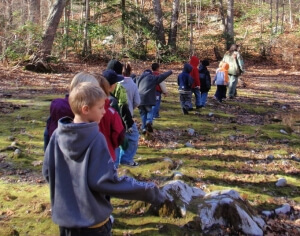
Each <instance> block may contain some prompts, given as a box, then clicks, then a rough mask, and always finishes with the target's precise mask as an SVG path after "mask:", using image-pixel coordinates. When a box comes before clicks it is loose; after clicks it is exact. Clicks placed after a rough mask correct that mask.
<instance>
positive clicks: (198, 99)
mask: <svg viewBox="0 0 300 236" xmlns="http://www.w3.org/2000/svg"><path fill="white" fill-rule="evenodd" d="M199 62H200V61H199V58H198V57H196V56H192V57H191V59H190V64H191V66H192V67H193V69H192V71H191V73H190V75H191V76H192V78H193V79H194V83H193V85H192V93H193V94H195V100H196V101H195V103H196V109H199V108H201V93H200V78H199V71H198V65H199ZM190 110H193V107H191V108H190Z"/></svg>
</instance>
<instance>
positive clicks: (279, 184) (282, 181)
mask: <svg viewBox="0 0 300 236" xmlns="http://www.w3.org/2000/svg"><path fill="white" fill-rule="evenodd" d="M275 185H276V187H284V186H286V185H287V181H286V179H285V178H280V179H278V180H277V182H276V184H275Z"/></svg>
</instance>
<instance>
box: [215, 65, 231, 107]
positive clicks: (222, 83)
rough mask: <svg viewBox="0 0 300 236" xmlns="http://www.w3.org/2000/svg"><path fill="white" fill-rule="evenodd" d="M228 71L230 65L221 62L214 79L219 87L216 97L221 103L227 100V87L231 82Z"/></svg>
mask: <svg viewBox="0 0 300 236" xmlns="http://www.w3.org/2000/svg"><path fill="white" fill-rule="evenodd" d="M228 69H229V64H228V63H226V62H224V61H221V62H220V64H219V68H218V69H217V73H216V76H215V79H214V84H216V85H217V91H216V93H215V97H216V98H217V100H218V101H219V102H222V101H223V98H226V90H227V88H226V86H227V84H228V81H229V78H228Z"/></svg>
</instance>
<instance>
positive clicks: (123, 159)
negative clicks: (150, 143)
mask: <svg viewBox="0 0 300 236" xmlns="http://www.w3.org/2000/svg"><path fill="white" fill-rule="evenodd" d="M131 70H132V69H131V66H130V64H129V63H126V64H125V66H124V68H123V76H124V80H123V81H121V82H120V84H121V85H122V86H123V87H124V88H125V89H126V92H127V100H128V107H129V110H130V112H131V116H132V117H133V110H134V109H135V108H137V107H138V105H140V102H141V99H140V94H139V91H138V88H137V86H136V84H135V83H134V82H133V80H132V78H131V77H130V75H131ZM125 137H126V139H127V140H128V148H127V149H126V150H124V149H123V148H122V147H121V149H120V164H123V165H128V166H132V167H134V166H138V165H139V163H137V162H135V161H134V160H133V158H134V156H135V154H136V151H137V149H138V142H139V137H140V135H139V131H138V128H137V126H136V124H135V122H134V123H133V125H132V126H131V132H126V134H125Z"/></svg>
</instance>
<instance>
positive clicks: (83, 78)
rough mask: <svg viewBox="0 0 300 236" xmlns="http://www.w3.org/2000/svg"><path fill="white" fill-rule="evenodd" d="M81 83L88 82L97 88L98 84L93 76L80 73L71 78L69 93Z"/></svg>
mask: <svg viewBox="0 0 300 236" xmlns="http://www.w3.org/2000/svg"><path fill="white" fill-rule="evenodd" d="M82 82H90V83H92V84H94V86H99V82H98V80H97V79H96V78H95V76H94V75H91V74H89V73H87V72H80V73H77V74H76V75H75V76H74V77H73V79H72V81H71V84H70V91H72V90H73V88H75V87H76V86H77V85H78V84H80V83H82Z"/></svg>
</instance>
